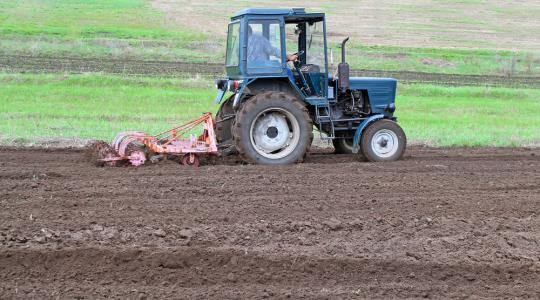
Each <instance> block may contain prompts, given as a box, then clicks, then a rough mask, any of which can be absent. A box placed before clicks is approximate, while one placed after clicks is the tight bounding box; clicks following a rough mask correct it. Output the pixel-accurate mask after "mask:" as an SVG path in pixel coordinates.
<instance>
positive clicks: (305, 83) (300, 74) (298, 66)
mask: <svg viewBox="0 0 540 300" xmlns="http://www.w3.org/2000/svg"><path fill="white" fill-rule="evenodd" d="M304 53H305V51H303V50H302V51H298V52H296V53H294V54H296V55H298V57H300V56H301V55H302V54H304ZM300 65H301V62H300V60H298V59H297V60H295V61H293V66H294V68H295V69H296V72H297V73H298V76H299V77H300V81H301V82H302V85H303V86H304V87H303V88H301V89H302V90H304V89H305V90H306V91H307V93H308V95H309V94H311V89H310V88H309V85H308V84H307V82H306V78H305V77H304V74H302V72H301V71H300Z"/></svg>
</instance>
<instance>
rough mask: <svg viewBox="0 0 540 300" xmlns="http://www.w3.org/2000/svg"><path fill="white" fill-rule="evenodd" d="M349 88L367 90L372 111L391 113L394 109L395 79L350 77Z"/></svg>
mask: <svg viewBox="0 0 540 300" xmlns="http://www.w3.org/2000/svg"><path fill="white" fill-rule="evenodd" d="M350 86H351V87H350V88H351V90H367V91H368V96H369V102H370V104H371V110H372V112H373V113H382V114H385V115H392V113H393V112H394V110H395V104H394V102H395V100H396V88H397V80H396V79H394V78H378V77H351V78H350Z"/></svg>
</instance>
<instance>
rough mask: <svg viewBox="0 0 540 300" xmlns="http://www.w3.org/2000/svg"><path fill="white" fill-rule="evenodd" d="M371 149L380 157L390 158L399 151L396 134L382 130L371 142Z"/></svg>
mask: <svg viewBox="0 0 540 300" xmlns="http://www.w3.org/2000/svg"><path fill="white" fill-rule="evenodd" d="M371 149H372V150H373V152H375V154H377V155H378V156H380V157H390V156H392V155H394V153H395V152H396V151H397V149H398V139H397V136H396V134H395V133H394V132H392V131H390V130H387V129H382V130H379V131H377V132H376V133H375V135H374V136H373V139H372V142H371Z"/></svg>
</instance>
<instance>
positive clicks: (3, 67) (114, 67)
mask: <svg viewBox="0 0 540 300" xmlns="http://www.w3.org/2000/svg"><path fill="white" fill-rule="evenodd" d="M426 62H427V61H426ZM429 63H431V64H442V62H440V61H437V60H429ZM0 71H3V72H9V73H12V72H15V73H19V72H22V73H87V72H104V73H110V74H123V75H144V76H175V77H186V76H187V77H190V78H192V77H193V76H209V77H216V76H223V72H224V68H223V65H222V64H203V63H187V62H179V61H176V62H175V61H146V60H127V59H90V58H74V57H39V56H19V55H0ZM351 75H352V76H367V77H369V76H372V77H392V78H396V79H398V80H399V81H401V82H407V83H429V84H438V85H450V86H454V85H455V86H464V85H466V86H507V87H528V88H540V77H539V76H511V77H509V76H499V75H458V74H441V73H425V72H413V71H381V70H351Z"/></svg>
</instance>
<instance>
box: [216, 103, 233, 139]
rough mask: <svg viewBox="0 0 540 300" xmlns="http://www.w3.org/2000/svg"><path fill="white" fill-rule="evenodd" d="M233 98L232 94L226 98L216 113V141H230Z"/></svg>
mask: <svg viewBox="0 0 540 300" xmlns="http://www.w3.org/2000/svg"><path fill="white" fill-rule="evenodd" d="M233 100H234V95H232V96H230V97H229V98H227V99H226V100H225V101H224V102H223V103H222V104H221V106H220V107H219V110H218V111H217V113H216V139H217V142H218V143H223V142H227V141H232V124H233V122H234V118H232V117H231V116H233V115H234V108H233Z"/></svg>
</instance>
